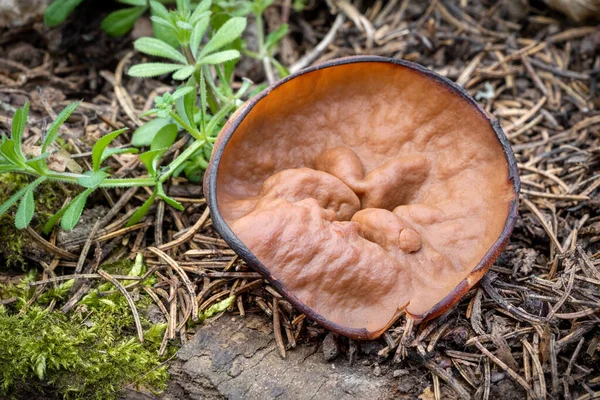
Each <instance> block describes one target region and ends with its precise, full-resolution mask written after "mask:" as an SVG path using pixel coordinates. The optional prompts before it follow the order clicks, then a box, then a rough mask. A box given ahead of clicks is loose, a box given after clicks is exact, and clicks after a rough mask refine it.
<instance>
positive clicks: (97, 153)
mask: <svg viewBox="0 0 600 400" xmlns="http://www.w3.org/2000/svg"><path fill="white" fill-rule="evenodd" d="M126 130H127V128H123V129H119V130H118V131H114V132H111V133H109V134H106V135H104V136H102V137H101V138H100V139H98V141H97V142H96V144H95V145H94V147H92V166H93V167H94V171H98V170H99V169H100V163H101V162H102V154H103V153H104V149H106V147H108V145H109V144H110V142H112V141H113V140H114V139H115V138H116V137H117V136H119V135H120V134H121V133H123V132H125V131H126Z"/></svg>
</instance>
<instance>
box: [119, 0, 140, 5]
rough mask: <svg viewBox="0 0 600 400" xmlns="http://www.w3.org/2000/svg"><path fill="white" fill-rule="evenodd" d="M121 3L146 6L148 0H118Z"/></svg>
mask: <svg viewBox="0 0 600 400" xmlns="http://www.w3.org/2000/svg"><path fill="white" fill-rule="evenodd" d="M117 1H118V2H119V3H121V4H127V5H128V6H139V7H146V0H117Z"/></svg>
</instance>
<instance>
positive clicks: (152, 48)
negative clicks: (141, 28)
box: [133, 37, 187, 64]
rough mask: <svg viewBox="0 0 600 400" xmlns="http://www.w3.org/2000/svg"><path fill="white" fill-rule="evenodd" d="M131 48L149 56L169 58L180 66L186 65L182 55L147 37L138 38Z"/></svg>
mask: <svg viewBox="0 0 600 400" xmlns="http://www.w3.org/2000/svg"><path fill="white" fill-rule="evenodd" d="M133 46H134V47H135V48H136V49H137V50H139V51H140V52H142V53H145V54H149V55H151V56H158V57H164V58H169V59H171V60H175V61H179V62H180V63H182V64H186V63H187V61H186V59H185V56H184V55H183V54H181V53H180V52H178V51H177V50H175V49H174V48H173V47H171V46H170V45H169V44H167V43H165V42H163V41H162V40H159V39H154V38H149V37H143V38H139V39H138V40H136V41H135V42H134V43H133Z"/></svg>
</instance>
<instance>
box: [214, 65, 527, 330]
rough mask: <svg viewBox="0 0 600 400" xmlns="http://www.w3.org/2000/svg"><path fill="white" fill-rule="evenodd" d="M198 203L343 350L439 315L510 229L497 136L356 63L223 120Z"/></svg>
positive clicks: (282, 87)
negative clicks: (402, 320) (403, 320)
mask: <svg viewBox="0 0 600 400" xmlns="http://www.w3.org/2000/svg"><path fill="white" fill-rule="evenodd" d="M204 191H205V195H206V199H207V201H208V204H209V207H210V210H211V214H212V218H213V225H214V226H215V228H216V229H217V231H218V232H219V233H220V234H221V235H222V237H223V238H224V239H225V241H227V243H229V245H230V246H231V247H232V248H233V249H234V250H235V251H236V252H237V253H238V254H239V255H240V256H241V257H242V258H243V259H244V260H246V262H247V263H248V265H249V266H250V267H251V268H253V269H255V270H256V271H258V272H260V273H261V274H262V275H263V276H264V277H265V278H266V279H267V280H269V281H270V282H271V284H272V285H273V286H275V287H276V288H277V289H278V291H279V292H280V293H281V294H282V295H283V296H284V297H285V298H286V299H288V300H289V301H290V302H291V303H292V304H293V305H294V306H295V307H296V308H298V309H299V310H300V311H301V312H303V313H305V314H306V315H307V316H308V317H310V318H312V319H313V320H315V321H317V322H318V323H320V324H322V325H324V326H325V327H327V328H329V329H331V330H333V331H335V332H337V333H339V334H342V335H345V336H348V337H351V338H355V339H373V338H376V337H378V336H379V335H381V334H382V333H383V332H384V331H385V330H386V329H387V328H388V327H389V326H390V325H391V324H392V323H393V322H394V321H395V320H396V319H397V318H398V316H399V315H400V314H401V313H402V312H403V311H405V312H406V313H407V314H408V315H409V316H410V317H411V318H413V319H414V320H415V321H417V322H419V321H423V320H428V319H431V318H434V317H435V316H438V315H440V314H442V313H443V312H445V311H447V310H448V309H449V308H450V307H451V306H452V305H453V304H455V303H456V302H457V301H458V300H459V299H460V298H461V297H462V296H463V295H464V294H465V293H466V292H467V291H468V290H469V288H471V287H472V286H473V285H474V284H475V283H476V282H477V281H478V280H479V279H480V278H481V277H482V276H483V275H484V274H485V272H486V271H487V270H488V269H489V268H490V266H491V265H492V263H493V262H494V260H495V259H496V258H497V257H498V255H499V254H500V252H501V251H502V249H503V248H504V246H505V245H506V243H507V242H508V239H509V236H510V233H511V231H512V228H513V226H514V223H515V219H516V213H517V197H518V192H519V178H518V174H517V168H516V161H515V158H514V156H513V153H512V151H511V149H510V145H509V143H508V140H507V139H506V137H505V136H504V134H503V132H502V130H501V129H500V125H499V124H498V122H497V121H496V120H495V119H494V118H493V117H491V116H490V115H489V114H487V113H486V112H485V111H484V110H483V109H482V108H481V107H480V106H479V105H478V104H477V103H476V102H475V101H474V100H473V99H472V98H471V97H470V96H469V95H468V94H467V93H466V92H465V91H464V90H463V89H462V88H460V87H459V86H457V85H456V84H454V83H452V82H451V81H449V80H447V79H446V78H443V77H441V76H439V75H437V74H435V73H434V72H432V71H430V70H428V69H426V68H424V67H421V66H419V65H417V64H413V63H409V62H405V61H400V60H394V59H386V58H381V57H371V56H359V57H349V58H343V59H338V60H334V61H329V62H326V63H324V64H320V65H318V66H315V67H312V68H309V69H305V70H303V71H300V72H298V73H296V74H293V75H291V76H289V77H287V78H286V79H284V80H282V81H280V82H278V83H275V84H274V85H272V86H270V87H269V88H267V89H266V90H265V91H263V92H262V93H261V94H259V95H258V96H256V97H254V98H253V99H251V100H250V101H248V102H247V103H246V104H245V105H244V106H243V107H242V108H241V109H239V110H238V112H236V114H235V115H234V116H233V117H232V118H231V119H230V120H229V121H228V123H227V124H226V126H225V127H224V128H223V130H222V131H221V133H220V134H219V137H218V140H217V142H216V143H215V148H214V152H213V157H212V159H211V162H210V165H209V167H208V169H207V172H206V174H205V181H204Z"/></svg>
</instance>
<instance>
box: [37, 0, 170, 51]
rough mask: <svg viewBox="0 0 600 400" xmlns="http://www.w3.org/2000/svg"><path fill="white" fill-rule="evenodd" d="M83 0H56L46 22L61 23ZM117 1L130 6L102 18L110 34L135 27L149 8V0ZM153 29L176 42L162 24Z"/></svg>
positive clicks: (155, 32)
mask: <svg viewBox="0 0 600 400" xmlns="http://www.w3.org/2000/svg"><path fill="white" fill-rule="evenodd" d="M82 1H83V0H54V1H53V2H52V4H50V5H49V6H48V8H46V11H45V12H44V23H45V24H46V25H47V26H50V27H53V26H57V25H60V24H61V23H63V22H64V21H65V19H67V17H68V16H69V15H70V14H71V13H72V12H73V11H74V10H75V8H77V6H78V5H79V4H81V2H82ZM116 1H117V2H119V3H122V4H125V5H128V6H129V7H126V8H122V9H119V10H116V11H113V12H112V13H110V14H108V15H107V16H106V17H105V18H104V19H103V20H102V24H101V25H100V27H101V28H102V30H103V31H104V32H105V33H106V34H108V35H109V36H123V35H125V34H126V33H127V32H129V31H130V30H131V29H132V28H133V26H134V24H135V22H136V21H137V20H138V19H139V18H140V17H141V16H142V15H144V14H145V13H146V12H147V11H148V9H149V4H148V0H116ZM158 1H160V2H161V3H164V4H169V3H174V2H175V1H174V0H158ZM153 30H154V35H155V36H156V37H160V38H161V39H163V40H165V41H167V42H169V43H171V44H176V42H175V41H174V40H173V39H171V38H170V37H169V35H167V34H165V32H164V31H163V30H162V29H161V27H160V26H156V25H153Z"/></svg>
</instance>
